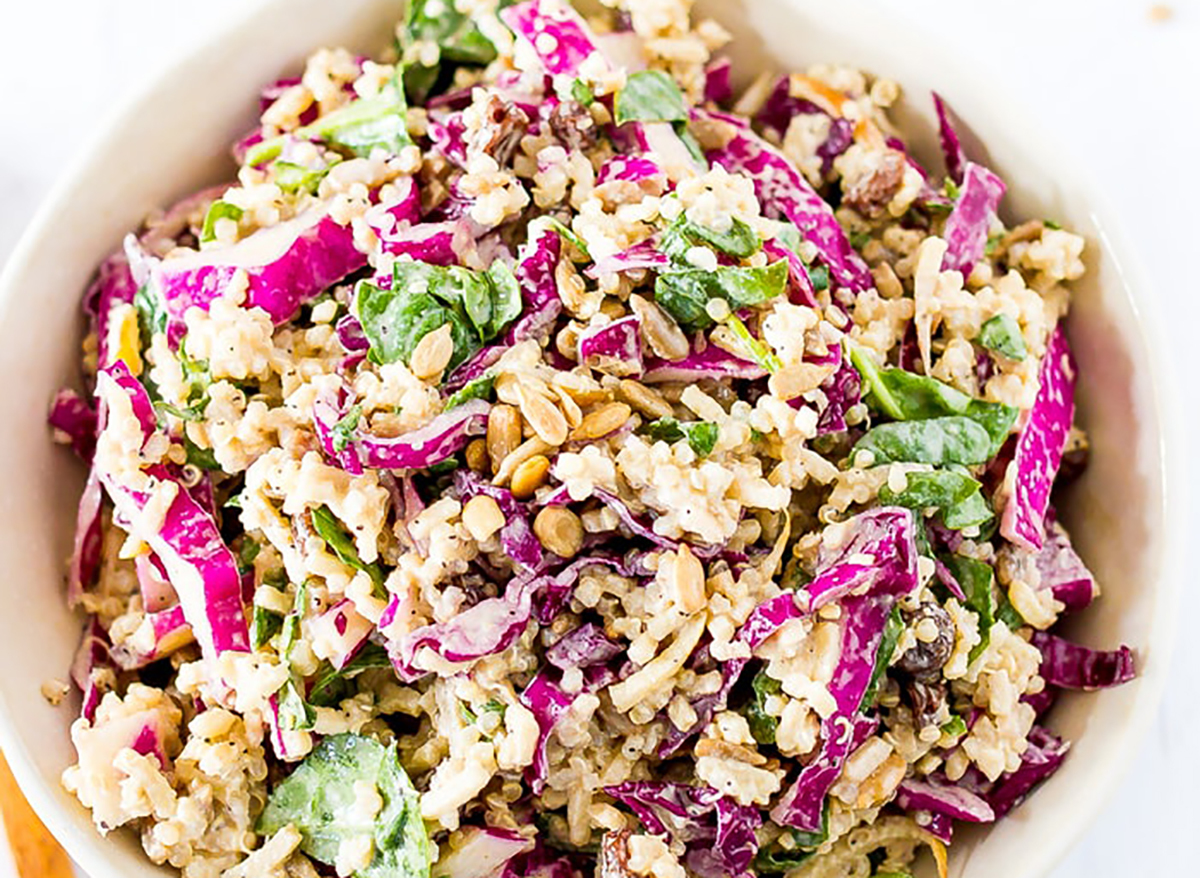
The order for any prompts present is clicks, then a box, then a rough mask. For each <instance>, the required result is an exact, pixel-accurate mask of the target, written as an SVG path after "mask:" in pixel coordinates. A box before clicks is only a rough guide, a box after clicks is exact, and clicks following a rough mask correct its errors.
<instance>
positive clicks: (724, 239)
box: [659, 213, 762, 262]
mask: <svg viewBox="0 0 1200 878" xmlns="http://www.w3.org/2000/svg"><path fill="white" fill-rule="evenodd" d="M698 244H706V245H708V246H709V247H712V248H713V249H714V250H717V251H719V252H721V253H724V254H726V255H727V256H732V257H733V258H734V259H745V258H746V257H748V256H752V255H754V254H755V253H757V252H758V251H759V249H760V248H761V247H762V239H761V238H759V237H758V234H757V233H756V232H755V231H754V229H752V228H750V226H749V225H747V224H746V223H745V222H743V221H742V220H740V219H738V218H737V217H736V216H735V217H733V218H732V222H731V223H730V226H729V228H728V229H727V230H726V231H724V232H718V231H717V230H716V229H712V228H709V227H708V226H705V225H701V224H700V223H696V222H692V221H691V220H689V219H688V218H687V214H683V213H681V214H680V215H679V216H678V217H677V218H676V219H675V221H674V222H672V223H671V225H669V226H667V228H666V231H664V232H663V236H662V240H661V242H660V243H659V249H660V250H662V252H663V253H666V254H667V256H669V257H671V259H673V260H675V261H676V262H686V257H687V251H688V250H689V249H691V248H692V247H694V246H696V245H698Z"/></svg>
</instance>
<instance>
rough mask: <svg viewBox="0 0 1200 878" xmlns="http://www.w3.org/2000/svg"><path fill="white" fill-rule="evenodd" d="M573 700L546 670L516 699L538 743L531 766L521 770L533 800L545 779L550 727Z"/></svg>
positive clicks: (543, 788) (544, 787)
mask: <svg viewBox="0 0 1200 878" xmlns="http://www.w3.org/2000/svg"><path fill="white" fill-rule="evenodd" d="M576 697H577V696H576V695H572V694H570V693H568V692H564V691H563V689H562V687H561V686H559V685H558V683H556V682H554V680H552V679H551V677H550V674H548V673H547V669H546V668H543V669H542V670H541V671H539V672H538V674H537V676H535V677H534V678H533V679H532V680H530V681H529V685H528V686H526V687H525V690H524V691H523V692H522V693H521V695H520V699H521V703H522V704H524V705H525V706H526V707H528V708H529V710H530V711H531V712H532V713H533V716H534V719H536V720H537V724H538V741H537V747H536V748H535V749H534V751H533V762H531V763H530V764H529V767H528V768H526V769H525V780H526V781H527V782H528V783H529V787H530V789H532V790H533V794H534V795H535V796H540V795H541V794H542V791H543V790H545V789H546V775H547V774H548V773H549V770H550V766H549V764H548V762H547V759H546V744H547V743H548V742H549V740H550V735H551V734H553V733H554V727H555V726H556V725H557V724H558V721H559V720H560V719H562V718H563V716H565V715H566V713H567V711H569V710H570V709H571V705H572V704H574V703H575V698H576Z"/></svg>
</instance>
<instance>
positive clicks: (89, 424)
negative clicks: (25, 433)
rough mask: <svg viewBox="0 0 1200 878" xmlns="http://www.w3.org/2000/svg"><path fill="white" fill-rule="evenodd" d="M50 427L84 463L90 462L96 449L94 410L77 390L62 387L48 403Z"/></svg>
mask: <svg viewBox="0 0 1200 878" xmlns="http://www.w3.org/2000/svg"><path fill="white" fill-rule="evenodd" d="M47 420H48V421H49V423H50V426H51V428H53V429H54V430H55V431H57V433H58V434H60V435H61V436H62V437H63V438H64V439H65V440H66V441H67V442H69V443H70V445H71V448H72V449H73V450H74V451H75V453H76V454H77V455H79V459H80V460H82V461H83V462H84V463H91V461H92V453H93V452H94V451H95V450H96V410H95V409H94V408H92V404H91V403H90V402H89V401H88V400H86V399H84V398H83V397H82V396H81V395H80V394H79V393H78V392H77V391H75V390H72V389H71V388H69V387H68V388H64V389H62V390H60V391H59V392H58V393H56V394H55V395H54V401H53V402H52V403H51V404H50V417H49V418H48V419H47Z"/></svg>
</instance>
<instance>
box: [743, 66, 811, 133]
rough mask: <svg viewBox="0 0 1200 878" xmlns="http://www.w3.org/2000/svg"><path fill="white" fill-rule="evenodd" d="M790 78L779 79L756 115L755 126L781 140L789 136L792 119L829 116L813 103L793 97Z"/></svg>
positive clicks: (782, 77)
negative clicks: (801, 116) (804, 116)
mask: <svg viewBox="0 0 1200 878" xmlns="http://www.w3.org/2000/svg"><path fill="white" fill-rule="evenodd" d="M791 81H792V78H791V77H790V76H787V75H784V76H781V77H779V79H778V80H776V82H775V87H774V88H773V89H771V93H770V94H769V95H767V99H766V100H765V101H764V102H763V105H762V108H761V109H760V110H759V111H758V112H757V113H755V114H754V124H755V125H757V126H758V127H760V128H762V129H763V130H765V131H772V132H774V133H775V134H776V135H777V136H778V137H779V139H780V140H782V139H783V136H784V135H785V134H787V130H788V126H789V125H791V124H792V119H793V118H794V117H796V116H800V115H806V116H811V115H818V116H824V115H827V114H826V113H825V111H824V110H822V109H821V108H820V107H818V106H817V105H816V104H814V103H813V102H812V101H809V100H805V99H804V98H794V97H792V91H791Z"/></svg>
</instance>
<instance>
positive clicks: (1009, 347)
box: [975, 314, 1029, 362]
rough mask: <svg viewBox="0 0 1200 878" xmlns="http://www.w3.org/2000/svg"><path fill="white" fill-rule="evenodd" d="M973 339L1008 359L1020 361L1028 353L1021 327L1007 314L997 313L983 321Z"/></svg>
mask: <svg viewBox="0 0 1200 878" xmlns="http://www.w3.org/2000/svg"><path fill="white" fill-rule="evenodd" d="M975 340H976V341H978V342H979V343H980V344H981V345H983V347H985V348H987V349H988V350H989V351H995V352H996V353H998V354H1002V355H1003V356H1005V357H1008V358H1009V359H1010V360H1016V361H1018V362H1020V361H1021V360H1024V359H1025V357H1027V356H1028V355H1029V352H1028V351H1027V350H1026V348H1025V339H1024V337H1023V336H1022V335H1021V327H1020V326H1018V325H1017V321H1015V320H1013V319H1012V318H1011V317H1009V316H1008V315H1007V314H997V315H996V316H995V317H993V318H991V319H990V320H988V321H987V322H986V323H984V324H983V326H981V327H980V329H979V336H978V337H977V338H976V339H975Z"/></svg>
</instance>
